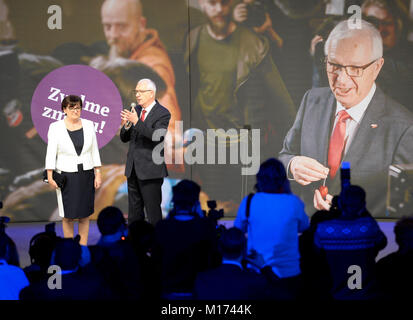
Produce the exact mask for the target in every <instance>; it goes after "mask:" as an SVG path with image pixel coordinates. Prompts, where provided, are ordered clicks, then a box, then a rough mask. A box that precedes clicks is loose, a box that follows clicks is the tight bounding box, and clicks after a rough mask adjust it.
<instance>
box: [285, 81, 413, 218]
mask: <svg viewBox="0 0 413 320" xmlns="http://www.w3.org/2000/svg"><path fill="white" fill-rule="evenodd" d="M335 110H336V100H335V97H334V95H333V93H332V92H331V90H330V88H316V89H311V90H309V91H307V92H306V94H305V95H304V98H303V100H302V102H301V106H300V109H299V110H298V113H297V116H296V119H295V122H294V124H293V126H292V128H291V129H290V130H289V132H288V133H287V135H286V137H285V139H284V145H283V149H282V150H281V152H280V154H279V159H280V160H281V161H282V162H283V163H284V165H285V167H286V168H287V164H288V162H289V161H290V160H291V159H292V157H294V156H296V155H302V156H307V157H311V158H313V159H315V160H317V161H318V162H320V163H322V164H323V165H324V166H327V154H328V146H329V139H330V136H331V131H332V126H333V124H334V113H335ZM372 124H377V127H376V128H374V126H373V127H372V126H371V125H372ZM412 141H413V116H412V114H411V113H410V112H409V111H408V110H407V109H406V108H404V107H403V106H401V105H400V104H398V103H397V102H396V101H394V100H392V99H391V98H389V97H387V96H386V95H385V94H384V93H383V91H382V90H381V89H380V88H379V87H377V88H376V92H375V93H374V95H373V98H372V100H371V102H370V104H369V106H368V108H367V110H366V113H365V114H364V116H363V118H362V120H361V123H360V126H359V128H358V130H357V132H356V133H355V136H354V137H353V140H352V143H351V145H350V146H349V148H348V150H347V153H346V154H345V156H344V157H343V161H348V162H350V163H351V183H352V184H356V185H360V186H361V187H363V188H364V189H365V190H366V193H367V208H368V210H369V211H370V212H371V213H372V215H373V216H375V217H384V216H385V211H386V206H385V205H386V204H385V200H386V186H387V175H388V170H389V165H391V164H401V163H413V142H412ZM321 183H322V181H319V182H318V183H311V184H309V185H308V186H305V187H303V186H296V187H298V190H297V191H298V192H299V193H300V195H301V196H302V197H303V198H304V200H305V203H306V205H307V206H306V211H307V213H312V212H314V211H315V209H314V207H313V195H314V189H316V188H317V187H319V186H320V185H321ZM327 186H328V188H329V193H330V194H332V195H334V194H338V193H339V192H340V174H337V175H336V177H335V179H334V180H333V181H328V182H327Z"/></svg>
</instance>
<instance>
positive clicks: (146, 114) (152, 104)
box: [139, 101, 156, 122]
mask: <svg viewBox="0 0 413 320" xmlns="http://www.w3.org/2000/svg"><path fill="white" fill-rule="evenodd" d="M155 104H156V101H153V102H152V103H151V104H150V105H149V106H147V107H146V108H144V107H142V111H143V110H144V109H145V110H146V113H145V119H146V117H147V116H148V114H149V112H151V110H152V108H153V107H154V106H155ZM142 111H141V114H140V115H139V120H140V119H141V115H142ZM143 121H144V122H145V120H143Z"/></svg>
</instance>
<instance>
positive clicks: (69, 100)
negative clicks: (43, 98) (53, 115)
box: [62, 94, 82, 110]
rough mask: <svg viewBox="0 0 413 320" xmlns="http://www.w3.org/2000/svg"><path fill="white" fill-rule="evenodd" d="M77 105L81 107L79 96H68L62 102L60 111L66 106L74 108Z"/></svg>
mask: <svg viewBox="0 0 413 320" xmlns="http://www.w3.org/2000/svg"><path fill="white" fill-rule="evenodd" d="M77 104H78V105H79V106H80V107H82V99H81V98H80V97H79V96H75V95H74V94H70V95H68V96H66V97H65V98H64V99H63V100H62V110H63V109H64V108H66V107H68V106H75V105H77Z"/></svg>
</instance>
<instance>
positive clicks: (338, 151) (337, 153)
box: [328, 110, 351, 178]
mask: <svg viewBox="0 0 413 320" xmlns="http://www.w3.org/2000/svg"><path fill="white" fill-rule="evenodd" d="M350 118H351V117H350V115H349V114H348V113H347V111H345V110H342V111H340V112H339V113H338V120H337V123H336V126H335V127H334V130H333V134H332V135H331V138H330V146H329V147H328V166H329V168H330V177H331V178H334V176H335V175H336V173H337V170H338V168H339V167H340V163H341V156H342V154H343V150H344V146H345V138H346V120H347V119H350Z"/></svg>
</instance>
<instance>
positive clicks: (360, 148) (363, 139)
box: [343, 86, 386, 167]
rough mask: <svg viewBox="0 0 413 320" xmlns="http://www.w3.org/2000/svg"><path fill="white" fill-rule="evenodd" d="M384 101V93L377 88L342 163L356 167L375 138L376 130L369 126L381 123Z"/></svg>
mask: <svg viewBox="0 0 413 320" xmlns="http://www.w3.org/2000/svg"><path fill="white" fill-rule="evenodd" d="M385 100H386V97H385V95H384V93H383V92H382V91H381V90H380V88H379V87H378V86H377V88H376V92H375V93H374V96H373V98H372V99H371V101H370V103H369V106H368V107H367V110H366V113H365V114H364V116H363V118H362V119H361V122H360V125H359V127H358V129H357V131H356V133H355V135H354V137H353V139H352V142H351V145H350V146H349V148H348V150H347V153H346V154H345V156H344V157H343V161H348V162H350V163H351V165H352V167H353V166H357V162H358V161H359V160H360V159H361V158H362V156H363V155H364V152H365V150H366V146H368V145H370V144H371V143H372V141H373V139H374V138H375V136H376V130H375V129H374V127H372V126H371V125H372V124H375V125H377V126H380V124H381V123H382V122H381V118H382V115H383V113H384V112H385Z"/></svg>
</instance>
